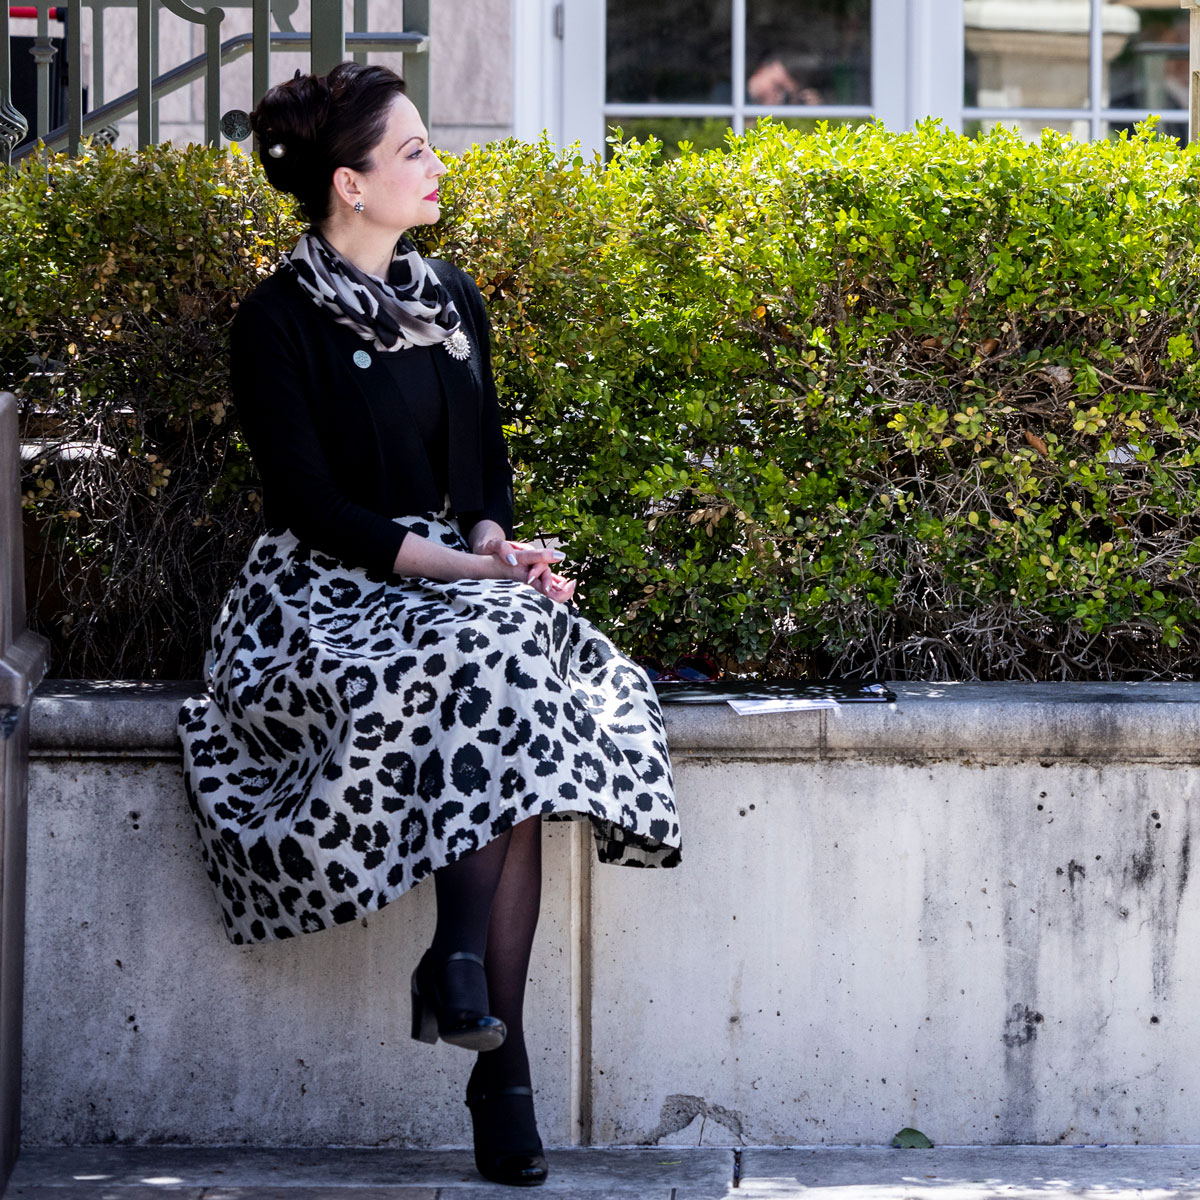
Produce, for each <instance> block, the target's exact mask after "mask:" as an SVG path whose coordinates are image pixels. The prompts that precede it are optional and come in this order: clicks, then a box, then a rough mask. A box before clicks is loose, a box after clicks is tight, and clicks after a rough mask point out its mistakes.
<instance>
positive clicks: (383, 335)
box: [285, 229, 471, 360]
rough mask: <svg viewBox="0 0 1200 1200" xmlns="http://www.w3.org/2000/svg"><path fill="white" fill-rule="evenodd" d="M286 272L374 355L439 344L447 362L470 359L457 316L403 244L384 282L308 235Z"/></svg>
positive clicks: (407, 244)
mask: <svg viewBox="0 0 1200 1200" xmlns="http://www.w3.org/2000/svg"><path fill="white" fill-rule="evenodd" d="M285 268H286V269H288V270H290V271H291V272H292V274H293V275H295V277H296V281H297V283H299V284H300V286H301V287H302V288H303V289H304V291H306V292H307V293H308V295H309V296H310V297H311V298H312V300H313V302H314V303H315V304H316V305H317V306H318V307H320V308H323V309H324V310H325V311H326V312H328V313H331V314H332V316H333V319H334V320H335V321H337V323H338V324H339V325H347V326H349V327H350V328H351V329H353V330H354V332H355V333H357V334H358V335H359V336H360V337H362V338H365V339H366V340H367V341H369V342H372V343H373V344H374V346H375V348H376V349H377V350H385V351H390V350H407V349H408V348H409V347H411V346H436V345H438V344H439V343H441V344H442V345H443V346H445V348H446V353H447V354H449V355H450V356H451V357H452V358H457V359H460V360H461V359H466V358H468V357H470V354H471V343H470V340H469V339H468V338H467V335H466V332H465V331H464V330H463V327H462V316H461V315H460V314H459V311H458V309H457V308H455V307H454V301H453V300H451V299H450V297H449V296H448V295H447V293H446V289H445V288H444V287H443V286H442V284H441V281H440V280H439V279H438V277H437V276H436V275H435V274H434V273H433V271H432V270H430V268H429V264H428V263H426V261H425V260H424V259H423V258H422V257H421V256H420V254H418V253H417V249H416V247H415V246H414V245H413V244H412V243H411V242H410V241H409V240H408V239H407V238H401V239H400V240H399V241H398V242H397V243H396V250H395V253H394V255H393V256H392V261H391V264H390V266H389V267H388V273H387V279H380V278H379V276H377V275H368V274H367V273H366V272H365V271H360V270H359V269H358V268H357V267H356V266H355V265H354V264H353V263H351V262H348V261H347V260H346V259H344V258H343V257H342V256H341V255H340V254H339V253H338V252H337V251H336V250H335V249H334V248H333V247H332V246H331V245H330V244H329V243H328V242H327V241H325V239H324V238H323V237H321V235H320V234H319V233H316V232H315V231H313V230H311V229H310V230H309V231H308V232H307V233H305V234H303V235H302V236H301V238H300V240H299V241H298V242H297V243H296V247H295V249H294V250H293V251H292V252H291V254H290V255H289V256H288V258H287V262H286V263H285Z"/></svg>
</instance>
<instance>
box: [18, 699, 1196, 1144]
mask: <svg viewBox="0 0 1200 1200" xmlns="http://www.w3.org/2000/svg"><path fill="white" fill-rule="evenodd" d="M897 691H898V693H899V695H900V699H899V702H898V703H897V704H896V705H894V706H890V707H888V706H867V707H861V708H843V709H841V710H838V711H836V712H828V713H799V714H788V715H779V716H764V717H737V716H735V715H734V714H733V713H732V711H731V710H730V709H728V708H727V707H724V706H719V705H714V706H703V707H688V706H679V707H669V708H668V721H669V729H670V735H671V742H672V747H673V752H674V756H675V761H676V768H677V774H678V783H679V799H680V809H681V817H682V820H683V821H684V822H685V826H684V837H685V842H684V865H683V866H682V867H681V868H679V869H677V870H675V871H668V872H654V871H647V872H639V871H632V870H627V869H622V868H616V867H602V866H598V865H597V864H595V863H594V861H593V858H592V855H591V851H590V834H589V833H588V832H587V830H586V829H585V827H584V826H583V825H581V824H577V823H572V824H567V825H561V824H560V825H555V826H552V827H551V832H550V837H549V846H548V854H547V873H548V882H547V889H546V898H545V903H544V906H543V925H542V930H541V933H540V938H539V944H538V948H537V951H536V955H535V961H534V965H533V982H532V993H531V1008H532V1014H531V1021H530V1025H531V1029H532V1030H533V1034H532V1049H533V1053H534V1056H535V1061H536V1063H537V1067H536V1072H537V1074H536V1080H535V1082H536V1084H537V1087H538V1095H539V1111H540V1114H541V1118H542V1126H543V1134H544V1136H545V1137H546V1140H547V1142H548V1143H554V1144H565V1143H571V1142H579V1141H584V1142H588V1141H591V1142H595V1143H598V1144H622V1143H634V1142H662V1143H664V1144H670V1143H683V1144H696V1143H697V1142H703V1143H705V1144H713V1145H722V1144H739V1143H744V1144H780V1145H783V1144H819V1143H877V1142H882V1141H886V1140H887V1139H889V1138H890V1137H891V1135H892V1134H893V1133H894V1132H895V1131H896V1130H897V1129H899V1128H900V1127H901V1126H904V1125H915V1126H917V1127H918V1128H921V1129H923V1130H924V1131H925V1132H926V1133H928V1134H929V1135H930V1136H931V1137H933V1138H934V1140H935V1141H938V1142H940V1143H1001V1142H1055V1141H1066V1142H1097V1141H1103V1142H1119V1143H1128V1142H1188V1143H1197V1142H1200V1090H1198V1089H1197V1088H1196V1087H1195V1084H1194V1080H1193V1075H1194V1070H1195V1068H1194V1057H1195V1056H1194V1047H1195V1046H1196V1045H1197V1044H1198V1041H1200V1005H1198V1004H1197V1003H1196V997H1197V995H1198V994H1200V952H1198V950H1197V946H1198V944H1200V901H1198V897H1197V894H1196V887H1195V886H1191V885H1190V882H1191V881H1190V869H1191V862H1190V860H1191V847H1192V842H1193V833H1195V832H1198V831H1197V827H1196V826H1197V821H1198V820H1200V802H1198V796H1197V791H1198V783H1197V780H1198V778H1200V774H1198V773H1197V771H1196V770H1195V767H1196V764H1197V760H1198V758H1200V737H1198V735H1197V730H1198V729H1200V685H1191V684H1174V685H1153V684H1142V685H1134V684H1127V685H1034V686H1021V685H1015V684H1006V685H957V686H951V685H941V686H936V685H920V686H900V687H898V688H897ZM181 694H182V693H181V692H180V689H179V685H137V684H135V685H129V686H128V687H126V688H122V687H120V686H116V685H107V686H103V687H100V686H89V685H62V684H57V685H44V687H43V690H42V693H41V694H40V697H39V699H38V700H37V701H36V702H35V707H34V712H33V730H32V739H33V751H32V755H33V757H32V762H31V767H30V798H29V864H28V887H29V890H28V921H29V927H28V932H27V941H26V956H27V966H26V1009H25V1092H24V1097H25V1109H24V1121H25V1125H24V1142H25V1144H26V1145H45V1144H58V1143H90V1142H101V1141H112V1140H116V1141H129V1142H156V1141H169V1142H189V1143H195V1144H210V1143H252V1144H327V1143H340V1144H349V1145H410V1144H415V1145H439V1144H456V1143H457V1144H461V1143H463V1142H465V1141H466V1139H467V1136H468V1124H467V1121H466V1112H465V1109H464V1108H463V1105H462V1103H461V1091H462V1086H463V1083H464V1080H465V1075H466V1071H467V1069H468V1067H469V1056H467V1055H462V1054H460V1053H459V1052H457V1051H454V1050H452V1049H450V1048H447V1047H444V1046H439V1047H438V1048H436V1049H433V1048H430V1047H427V1046H423V1045H419V1044H417V1043H414V1042H412V1041H411V1040H410V1039H409V1038H408V1036H407V1019H408V1016H407V991H408V975H409V973H410V971H411V969H412V967H413V965H414V963H415V961H416V958H417V956H418V955H419V953H420V950H421V948H422V947H423V945H424V944H425V942H426V940H427V938H428V935H429V931H430V929H431V927H432V916H433V913H432V893H431V891H429V890H427V889H424V888H418V889H417V890H416V891H415V892H413V893H410V894H409V895H408V896H406V897H404V898H403V899H401V900H400V901H398V902H397V903H395V904H394V905H392V906H391V907H389V908H388V909H385V910H384V911H383V912H381V913H379V914H378V915H377V916H375V917H373V918H371V919H370V920H368V921H366V922H363V923H362V924H361V925H357V926H353V927H347V928H343V929H338V930H334V931H330V932H327V933H322V934H317V935H313V936H311V937H307V938H302V939H298V940H296V941H294V942H285V943H280V944H277V945H270V946H266V947H233V946H230V945H228V944H227V943H226V941H225V938H224V935H223V934H222V933H221V930H220V927H219V923H218V918H217V911H216V907H215V904H214V902H213V900H212V899H211V897H210V895H209V891H208V888H209V885H208V882H207V880H206V878H205V877H204V875H203V872H202V870H201V865H200V858H199V853H198V850H197V846H196V842H195V835H194V833H193V831H192V828H191V824H190V817H189V815H188V812H187V809H186V804H185V801H184V798H183V794H182V789H181V786H180V782H179V764H178V759H177V752H176V749H175V745H174V713H175V710H176V708H177V706H178V701H179V697H180V695H181ZM1198 844H1200V843H1198Z"/></svg>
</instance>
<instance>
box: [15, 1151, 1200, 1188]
mask: <svg viewBox="0 0 1200 1200" xmlns="http://www.w3.org/2000/svg"><path fill="white" fill-rule="evenodd" d="M549 1157H550V1169H551V1179H550V1181H549V1182H548V1183H547V1184H546V1185H545V1186H544V1187H542V1188H540V1189H539V1190H538V1191H536V1192H531V1193H530V1195H532V1196H536V1197H537V1198H538V1200H560V1198H561V1200H567V1198H568V1197H571V1198H574V1197H580V1198H581V1200H609V1198H612V1200H633V1198H635V1197H636V1198H638V1200H792V1198H799V1197H806V1198H809V1200H1057V1198H1066V1197H1078V1198H1080V1200H1133V1198H1134V1197H1137V1198H1139V1200H1171V1198H1175V1197H1200V1147H1197V1146H1132V1147H1131V1146H1117V1147H1114V1146H1105V1147H1100V1146H985V1147H950V1148H937V1149H934V1150H910V1151H901V1150H891V1149H887V1148H883V1147H843V1148H829V1147H820V1148H817V1149H793V1150H785V1149H774V1148H770V1149H744V1150H742V1151H740V1152H739V1154H738V1155H735V1153H734V1151H732V1150H683V1151H672V1152H670V1153H664V1152H663V1151H662V1150H660V1149H644V1148H637V1149H625V1150H578V1149H577V1150H558V1151H551V1152H550V1156H549ZM739 1159H740V1161H739ZM738 1167H740V1173H739V1174H737V1178H736V1182H735V1172H736V1171H737V1168H738ZM468 1192H470V1193H475V1194H480V1193H482V1194H487V1195H493V1196H512V1195H513V1194H514V1193H513V1192H512V1190H511V1189H509V1188H502V1187H497V1186H496V1185H494V1184H489V1183H487V1182H485V1181H484V1180H481V1179H480V1178H479V1176H478V1175H476V1174H475V1171H474V1169H473V1167H472V1165H471V1161H470V1156H469V1155H467V1154H465V1153H464V1152H462V1151H454V1150H452V1151H437V1150H434V1151H427V1150H312V1149H275V1150H264V1149H238V1148H225V1149H222V1148H211V1147H206V1148H172V1147H132V1148H131V1147H91V1148H74V1149H42V1150H39V1149H30V1150H26V1151H25V1152H23V1154H22V1156H21V1158H20V1160H19V1161H18V1163H17V1169H16V1172H15V1173H14V1175H13V1179H12V1182H11V1184H10V1185H9V1188H8V1190H7V1191H6V1192H5V1193H4V1200H150V1198H151V1197H157V1196H163V1195H166V1196H169V1197H170V1198H171V1200H456V1198H457V1197H461V1196H463V1195H464V1193H468Z"/></svg>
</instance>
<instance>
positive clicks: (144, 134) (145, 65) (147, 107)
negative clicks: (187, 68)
mask: <svg viewBox="0 0 1200 1200" xmlns="http://www.w3.org/2000/svg"><path fill="white" fill-rule="evenodd" d="M137 14H138V17H137V26H138V30H137V56H138V69H137V80H138V145H139V146H148V145H150V143H151V142H152V141H153V140H154V139H153V137H152V136H151V130H152V121H151V104H150V81H151V80H152V79H153V78H154V70H153V67H154V57H153V49H152V43H151V34H150V0H138V6H137Z"/></svg>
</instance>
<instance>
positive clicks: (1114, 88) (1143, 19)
mask: <svg viewBox="0 0 1200 1200" xmlns="http://www.w3.org/2000/svg"><path fill="white" fill-rule="evenodd" d="M1113 7H1114V8H1124V9H1127V10H1128V11H1127V13H1126V14H1125V16H1126V18H1127V19H1131V20H1132V22H1134V23H1135V25H1134V28H1135V32H1133V33H1132V34H1126V35H1124V36H1123V37H1122V39H1121V42H1120V45H1114V46H1112V47H1111V48H1110V47H1109V46H1108V45H1105V48H1104V49H1105V60H1106V65H1107V67H1108V77H1107V92H1108V96H1107V100H1106V103H1107V104H1108V105H1109V106H1110V107H1112V108H1135V109H1138V110H1140V111H1142V112H1164V111H1166V110H1168V109H1172V108H1175V109H1185V110H1186V109H1187V107H1188V14H1187V13H1186V12H1184V11H1182V10H1181V9H1180V7H1179V2H1178V0H1176V2H1175V3H1174V4H1173V5H1171V6H1170V7H1168V6H1167V5H1165V4H1163V3H1162V0H1159V2H1158V4H1154V3H1153V0H1151V2H1150V3H1147V2H1146V0H1141V3H1123V4H1114V5H1113ZM1110 50H1111V52H1110ZM1159 129H1160V130H1162V131H1164V132H1165V131H1166V127H1165V125H1164V124H1160V125H1159ZM1185 134H1186V130H1185Z"/></svg>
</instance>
